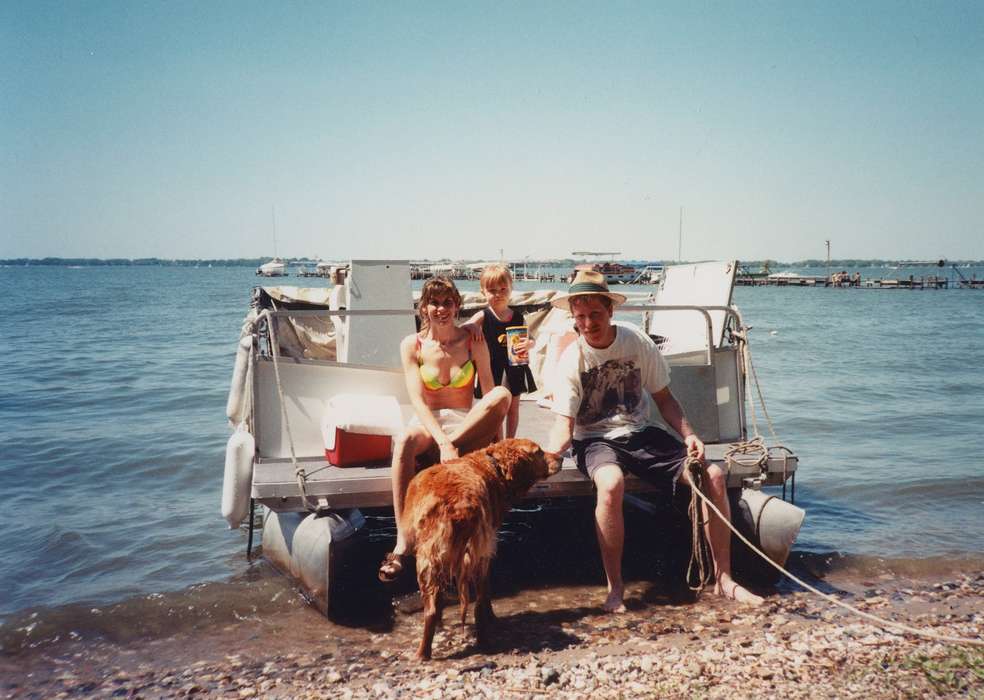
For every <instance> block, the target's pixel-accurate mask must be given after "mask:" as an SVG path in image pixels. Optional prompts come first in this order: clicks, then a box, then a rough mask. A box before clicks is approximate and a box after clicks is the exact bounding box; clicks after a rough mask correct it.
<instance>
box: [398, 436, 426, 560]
mask: <svg viewBox="0 0 984 700" xmlns="http://www.w3.org/2000/svg"><path fill="white" fill-rule="evenodd" d="M433 445H434V439H433V438H432V437H431V436H430V433H428V432H427V429H426V428H424V427H423V426H419V425H418V426H414V427H412V428H407V430H406V431H405V432H404V433H403V434H401V435H400V436H399V437H397V438H396V439H395V440H394V441H393V461H392V462H391V463H390V481H391V483H392V488H393V516H394V517H395V518H396V546H395V547H393V553H394V554H400V555H402V554H406V551H407V540H406V535H405V534H404V532H403V527H402V525H401V522H400V521H401V520H402V515H403V501H404V498H405V497H406V495H407V487H408V486H409V485H410V480H411V479H412V478H413V475H414V474H415V473H416V471H417V464H416V462H417V457H418V456H419V455H422V454H423V453H424V452H426V451H427V450H428V449H429V448H430V447H432V446H433Z"/></svg>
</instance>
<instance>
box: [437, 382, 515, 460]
mask: <svg viewBox="0 0 984 700" xmlns="http://www.w3.org/2000/svg"><path fill="white" fill-rule="evenodd" d="M511 400H512V394H510V393H509V390H508V389H506V388H505V387H501V386H497V387H495V388H494V389H492V391H490V392H489V393H487V394H486V395H485V396H483V397H482V398H481V399H480V400H479V401H477V402H476V403H474V404H472V407H471V410H470V411H469V412H468V415H467V416H465V420H464V421H462V423H461V425H459V426H458V427H457V429H456V430H455V431H454V432H452V433H449V434H448V437H449V438H451V442H453V443H454V446H455V447H457V448H458V451H459V452H461V453H462V454H464V453H466V452H470V451H471V450H477V449H480V448H482V447H485V446H486V445H488V444H490V443H491V442H493V441H494V439H495V436H496V434H497V433H498V432H499V430H500V429H501V428H502V421H503V419H505V417H506V413H508V411H509V402H510V401H511Z"/></svg>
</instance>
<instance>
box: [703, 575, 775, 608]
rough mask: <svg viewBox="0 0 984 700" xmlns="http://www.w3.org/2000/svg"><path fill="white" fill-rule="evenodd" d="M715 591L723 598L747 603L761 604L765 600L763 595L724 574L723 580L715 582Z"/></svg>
mask: <svg viewBox="0 0 984 700" xmlns="http://www.w3.org/2000/svg"><path fill="white" fill-rule="evenodd" d="M714 592H715V593H716V594H717V595H719V596H721V597H722V598H727V599H729V600H733V601H735V602H738V603H744V604H745V605H761V604H762V603H764V602H765V599H764V598H763V597H762V596H759V595H755V594H754V593H752V592H751V591H750V590H748V589H747V588H745V587H743V586H739V585H738V582H737V581H735V580H734V579H733V578H731V577H730V576H722V577H721V580H720V581H718V582H717V583H716V584H714Z"/></svg>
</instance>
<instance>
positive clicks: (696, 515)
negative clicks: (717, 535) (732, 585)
mask: <svg viewBox="0 0 984 700" xmlns="http://www.w3.org/2000/svg"><path fill="white" fill-rule="evenodd" d="M692 467H697V468H696V469H693V470H692V473H691V474H690V475H689V476H690V504H689V505H688V506H687V515H688V516H689V517H690V528H691V529H690V542H691V547H690V562H689V563H688V564H687V586H688V587H689V588H690V590H692V591H696V592H697V593H700V592H701V591H703V590H704V588H706V587H707V584H708V583H709V582H710V580H711V567H710V565H709V564H710V559H711V551H710V549H711V548H710V545H709V543H708V541H707V537H705V535H704V525H705V520H704V510H703V508H701V507H700V500H699V499H698V498H697V491H701V492H702V491H703V489H704V482H705V479H706V477H707V465H705V464H704V463H703V462H701V461H700V460H697V459H693V458H691V457H688V458H687V461H686V462H685V463H684V469H685V470H690V469H691V468H692ZM701 495H703V494H701ZM695 571H696V572H697V579H696V582H694V583H691V581H694V578H693V574H694V572H695Z"/></svg>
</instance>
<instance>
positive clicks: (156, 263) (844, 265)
mask: <svg viewBox="0 0 984 700" xmlns="http://www.w3.org/2000/svg"><path fill="white" fill-rule="evenodd" d="M268 260H269V258H202V259H193V260H170V259H167V258H8V259H6V260H0V265H6V266H10V265H15V266H24V265H52V266H83V267H126V266H140V265H149V266H152V267H207V266H209V265H211V266H212V267H254V268H255V267H259V266H260V265H262V264H263V263H265V262H267V261H268ZM310 262H311V260H310V259H308V260H303V261H302V260H300V259H288V260H287V263H288V264H292V265H296V264H303V263H309V264H310ZM426 262H434V263H441V262H443V263H450V262H452V261H451V260H448V259H447V258H444V259H441V260H431V261H426ZM466 262H469V261H466ZM579 262H583V260H574V259H571V258H565V259H559V260H558V259H553V260H528V261H526V264H527V265H530V266H534V265H549V266H556V267H567V266H573V265H575V264H577V263H579ZM627 262H629V263H632V264H637V265H644V264H647V263H646V262H645V261H641V260H629V261H627ZM689 262H697V261H696V260H689V261H683V263H682V264H686V263H689ZM899 262H908V261H899V260H887V259H885V260H883V259H875V260H860V259H854V258H841V259H837V260H831V261H830V266H831V267H836V268H840V269H854V268H859V267H871V266H876V267H877V266H881V265H897V264H898V263H899ZM927 262H929V263H930V264H936V263H937V262H938V261H927ZM740 263H741V266H742V267H744V268H745V269H748V270H755V269H758V268H761V267H763V266H765V265H768V266H769V268H770V269H781V268H784V267H826V266H827V261H826V260H817V259H810V260H798V261H795V262H779V261H776V260H742V261H740ZM944 263H945V265H946V266H950V265H967V264H970V265H975V266H984V260H944ZM513 264H514V265H516V264H517V263H513ZM648 264H658V263H648ZM663 264H665V265H674V264H677V263H675V262H674V261H672V260H667V261H664V263H663ZM910 264H911V263H910Z"/></svg>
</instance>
